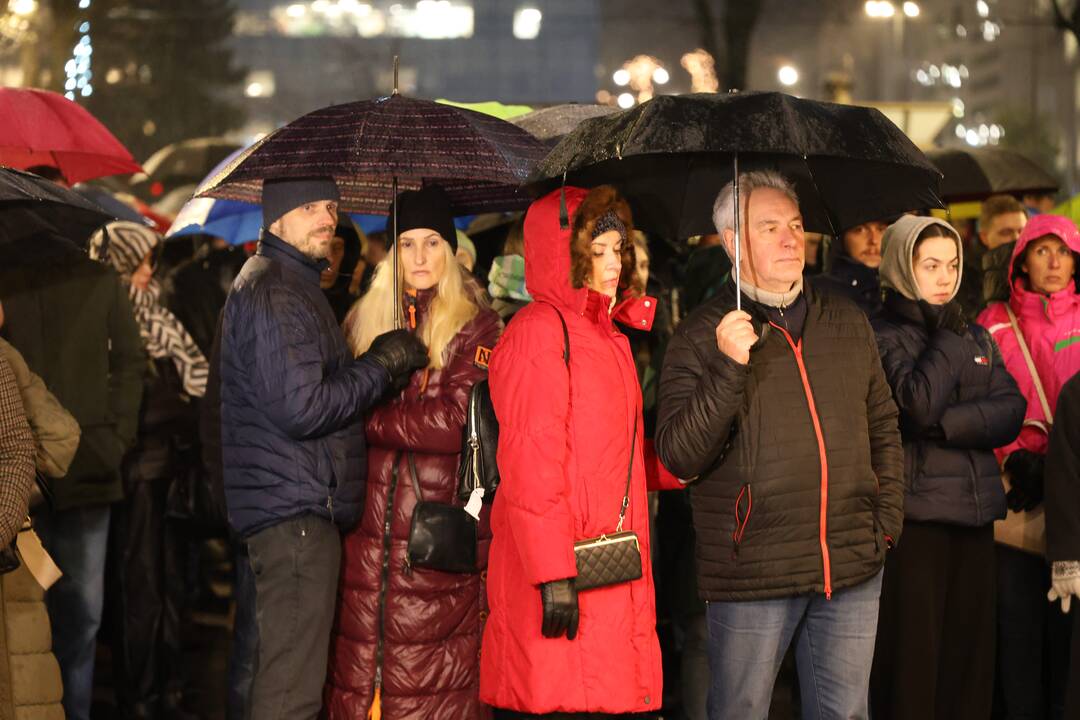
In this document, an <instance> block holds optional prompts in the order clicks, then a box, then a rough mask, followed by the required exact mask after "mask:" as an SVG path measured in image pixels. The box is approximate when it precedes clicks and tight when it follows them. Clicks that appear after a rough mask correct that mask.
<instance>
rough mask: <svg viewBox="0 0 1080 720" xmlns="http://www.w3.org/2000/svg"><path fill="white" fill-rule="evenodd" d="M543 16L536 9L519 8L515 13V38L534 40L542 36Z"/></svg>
mask: <svg viewBox="0 0 1080 720" xmlns="http://www.w3.org/2000/svg"><path fill="white" fill-rule="evenodd" d="M543 17H544V16H543V14H542V13H541V12H540V11H539V10H537V9H536V8H534V7H523V8H518V9H517V10H515V11H514V37H516V38H517V39H518V40H533V39H535V38H536V36H537V35H539V34H540V21H541V20H543Z"/></svg>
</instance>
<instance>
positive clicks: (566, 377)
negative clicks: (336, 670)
mask: <svg viewBox="0 0 1080 720" xmlns="http://www.w3.org/2000/svg"><path fill="white" fill-rule="evenodd" d="M564 203H565V204H564ZM561 216H562V217H561ZM632 230H633V228H632V223H631V218H630V210H629V208H628V206H627V205H626V202H625V201H624V200H622V199H621V198H619V197H618V195H617V194H616V193H615V191H614V190H613V189H612V188H610V187H606V186H605V187H599V188H596V189H594V190H592V191H591V192H586V191H585V190H581V189H579V188H572V187H567V188H565V189H564V190H562V191H555V192H553V193H551V194H549V195H547V196H546V197H544V198H541V199H540V200H537V201H536V202H534V203H533V205H532V206H531V207H530V209H529V212H528V214H527V216H526V218H525V282H526V285H527V287H528V289H529V293H530V294H531V295H532V297H533V299H534V302H532V303H531V304H530V305H529V306H527V307H526V308H524V309H522V310H520V311H519V312H518V314H517V315H516V316H515V317H514V322H513V323H511V325H510V326H509V328H508V329H507V331H506V333H505V334H504V336H503V337H502V338H501V339H500V341H499V345H498V346H497V347H496V349H495V352H494V354H493V355H492V361H491V371H490V382H491V395H492V402H493V404H494V406H495V413H496V415H497V416H498V419H499V433H500V434H499V451H498V464H499V472H500V475H501V484H500V486H499V490H498V494H497V495H496V496H495V501H494V506H493V509H492V514H491V526H492V533H493V538H492V542H491V550H490V561H489V566H488V603H489V605H490V607H491V616H490V618H489V619H488V623H487V627H486V628H485V631H484V643H483V650H482V653H481V659H480V664H481V670H480V697H481V699H482V700H483V701H484V702H486V703H488V704H489V705H492V706H493V707H495V708H496V712H495V716H496V718H500V717H506V718H517V717H531V716H533V715H537V714H539V715H543V714H557V716H558V717H567V716H568V715H569V716H574V715H577V714H581V715H583V716H588V717H594V716H595V715H597V714H600V715H604V714H612V715H617V714H625V713H643V712H645V713H654V712H657V711H658V710H659V709H660V705H661V695H662V676H661V668H660V648H659V644H658V642H657V638H656V612H655V607H654V595H653V581H652V572H651V569H650V566H649V562H648V558H649V514H648V498H647V495H646V493H647V490H648V488H647V487H646V473H645V463H644V460H643V455H642V445H643V442H642V432H643V428H642V423H641V390H640V387H639V385H638V382H637V373H636V370H635V367H634V359H633V357H632V355H631V353H630V346H629V343H628V342H627V339H626V337H625V336H624V335H623V334H622V333H620V332H619V331H618V329H617V328H616V327H615V326H614V325H613V320H616V319H617V320H619V321H620V322H622V323H624V324H626V325H630V326H632V327H640V328H643V329H648V328H649V327H651V325H652V317H653V313H654V312H655V310H656V303H655V301H654V300H653V299H652V298H648V297H641V298H629V299H625V300H622V301H621V302H617V298H618V297H619V296H620V295H621V294H622V293H624V291H625V290H626V289H627V288H628V287H629V285H630V281H631V278H632V275H633V268H634V262H633V260H634V249H633V241H632V239H628V238H630V233H631V232H632ZM560 314H561V315H562V318H563V320H564V321H565V323H566V329H567V334H568V337H569V360H567V359H566V358H565V357H564V352H566V349H567V348H566V347H565V346H564V337H563V328H562V324H561V322H560V319H559V315H560ZM628 470H629V471H630V473H631V476H630V480H631V482H630V493H629V499H630V503H629V507H628V509H627V513H626V520H625V523H624V524H623V530H631V531H633V532H635V533H637V536H638V538H639V541H640V549H641V556H642V558H643V559H644V560H645V562H644V566H643V568H642V576H641V578H640V579H639V580H634V581H632V582H624V583H620V584H616V585H610V586H607V587H601V588H596V589H592V590H587V591H582V592H581V593H580V594H579V593H577V592H576V590H575V588H574V583H573V578H574V577H575V576H576V575H577V567H576V563H575V557H574V549H573V546H574V542H575V541H577V540H581V539H584V538H589V537H595V536H597V535H600V534H601V533H611V532H613V531H614V530H615V526H616V524H617V523H618V519H619V510H620V506H621V504H622V502H623V495H624V492H625V489H626V482H627V472H628ZM667 477H668V479H669V480H670V481H674V479H673V478H670V476H667ZM673 484H675V485H677V486H678V483H677V481H674V483H673ZM680 487H681V486H680Z"/></svg>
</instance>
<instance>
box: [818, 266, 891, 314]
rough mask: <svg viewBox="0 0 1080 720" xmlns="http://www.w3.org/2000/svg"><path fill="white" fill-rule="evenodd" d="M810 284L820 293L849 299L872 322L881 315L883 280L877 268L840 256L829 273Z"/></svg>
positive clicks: (819, 276)
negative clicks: (828, 293)
mask: <svg viewBox="0 0 1080 720" xmlns="http://www.w3.org/2000/svg"><path fill="white" fill-rule="evenodd" d="M810 283H811V284H812V285H813V286H814V288H815V289H817V290H818V291H820V292H831V293H836V294H839V295H842V296H844V297H846V298H848V299H849V300H851V301H852V302H854V303H855V304H856V305H858V306H859V309H860V310H862V311H863V312H864V313H865V314H866V317H868V318H870V320H871V321H873V320H874V319H875V318H876V317H877V316H878V315H880V314H881V280H880V278H879V277H878V271H877V268H872V267H867V266H866V265H863V264H862V263H861V262H859V261H858V260H853V259H852V258H850V257H848V256H847V255H838V256H836V257H835V258H834V259H833V265H832V268H830V269H829V272H828V273H826V274H825V275H818V276H817V277H815V278H814V279H813V280H811V281H810Z"/></svg>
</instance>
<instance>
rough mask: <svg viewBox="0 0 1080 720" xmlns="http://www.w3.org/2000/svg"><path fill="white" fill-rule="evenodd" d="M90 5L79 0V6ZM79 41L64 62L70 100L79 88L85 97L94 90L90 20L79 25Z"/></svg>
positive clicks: (81, 7) (88, 2) (65, 87)
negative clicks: (91, 66)
mask: <svg viewBox="0 0 1080 720" xmlns="http://www.w3.org/2000/svg"><path fill="white" fill-rule="evenodd" d="M25 1H26V0H14V2H15V3H19V2H25ZM29 1H30V2H33V4H35V5H36V4H37V3H36V2H34V0H29ZM12 5H13V3H9V4H8V7H12ZM89 7H90V0H79V8H80V9H83V10H86V9H89ZM78 31H79V41H78V42H77V43H75V47H74V48H72V50H71V59H70V60H68V61H67V62H66V63H64V74H65V76H66V79H65V81H64V97H66V98H67V99H68V100H74V99H75V91H76V90H78V91H79V94H80V95H82V96H83V97H90V95H91V94H92V93H93V92H94V87H93V85H91V84H90V80H91V78H93V73H92V72H90V58H91V56H92V55H93V54H94V47H93V45H92V44H91V42H90V21H89V20H84V21H83V22H81V23H79V25H78Z"/></svg>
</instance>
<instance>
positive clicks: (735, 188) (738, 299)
mask: <svg viewBox="0 0 1080 720" xmlns="http://www.w3.org/2000/svg"><path fill="white" fill-rule="evenodd" d="M731 165H732V172H733V173H734V175H733V178H732V181H731V182H732V195H733V198H734V200H735V309H736V310H742V272H741V271H740V270H739V263H740V261H741V259H742V250H741V248H740V246H741V245H742V237H741V236H742V233H741V232H740V230H741V225H742V223H741V222H740V217H739V216H740V215H741V214H742V211H741V209H742V204H741V203H740V202H739V153H737V152H736V153H733V154H732V156H731Z"/></svg>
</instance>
